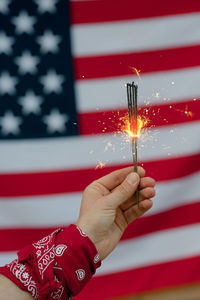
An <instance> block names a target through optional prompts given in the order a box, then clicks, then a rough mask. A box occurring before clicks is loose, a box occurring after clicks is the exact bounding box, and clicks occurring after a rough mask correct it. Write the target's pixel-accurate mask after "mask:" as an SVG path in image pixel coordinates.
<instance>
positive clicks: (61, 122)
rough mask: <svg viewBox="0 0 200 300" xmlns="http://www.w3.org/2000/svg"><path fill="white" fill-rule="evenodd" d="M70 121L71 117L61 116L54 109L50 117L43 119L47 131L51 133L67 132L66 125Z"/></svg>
mask: <svg viewBox="0 0 200 300" xmlns="http://www.w3.org/2000/svg"><path fill="white" fill-rule="evenodd" d="M68 120H69V117H68V116H67V115H65V114H61V113H60V112H59V111H58V110H57V109H52V111H51V113H50V115H48V116H44V117H43V122H44V123H45V124H46V125H47V131H48V132H49V133H54V132H60V133H63V132H65V130H66V125H65V123H66V122H68Z"/></svg>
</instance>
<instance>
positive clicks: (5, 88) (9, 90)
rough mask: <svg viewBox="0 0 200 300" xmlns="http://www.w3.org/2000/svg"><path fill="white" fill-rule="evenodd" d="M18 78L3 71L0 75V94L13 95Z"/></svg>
mask: <svg viewBox="0 0 200 300" xmlns="http://www.w3.org/2000/svg"><path fill="white" fill-rule="evenodd" d="M17 82H18V80H17V79H16V77H11V76H10V74H9V73H8V72H7V71H3V72H2V73H1V75H0V95H3V94H9V95H14V94H15V92H16V87H15V85H16V84H17Z"/></svg>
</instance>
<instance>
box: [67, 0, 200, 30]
mask: <svg viewBox="0 0 200 300" xmlns="http://www.w3.org/2000/svg"><path fill="white" fill-rule="evenodd" d="M70 8H71V22H72V24H87V23H96V22H98V23H100V22H112V21H119V20H129V19H140V18H149V17H158V16H166V15H173V14H176V15H179V14H183V13H190V12H195V11H199V10H200V3H199V1H198V0H191V1H190V3H189V5H188V3H187V2H186V1H182V2H181V4H180V2H179V1H177V2H176V1H174V2H171V1H169V2H168V3H167V5H163V2H162V1H159V0H153V1H151V2H149V1H138V2H134V6H133V1H132V0H118V1H115V3H114V4H113V2H112V1H107V0H98V1H91V0H89V1H71V2H70ZM97 12H98V13H97Z"/></svg>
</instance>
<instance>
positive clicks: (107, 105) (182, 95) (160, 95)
mask: <svg viewBox="0 0 200 300" xmlns="http://www.w3.org/2000/svg"><path fill="white" fill-rule="evenodd" d="M199 77H200V68H199V67H195V68H187V69H181V70H178V71H177V70H175V71H168V72H157V73H151V74H143V75H142V77H141V78H142V80H139V79H138V77H137V76H135V75H134V74H133V76H131V75H129V76H121V77H117V78H106V79H96V80H85V81H84V80H80V81H77V82H76V94H77V107H78V110H79V112H81V113H84V112H93V111H94V112H95V110H96V111H98V110H100V111H103V110H109V109H111V110H115V109H119V108H127V99H126V88H125V84H126V83H127V82H130V81H135V82H137V83H138V86H139V89H138V94H139V105H145V104H146V103H147V102H149V103H150V105H155V104H167V103H170V102H174V101H176V102H180V101H183V99H186V100H188V99H193V98H199V95H200V88H199Z"/></svg>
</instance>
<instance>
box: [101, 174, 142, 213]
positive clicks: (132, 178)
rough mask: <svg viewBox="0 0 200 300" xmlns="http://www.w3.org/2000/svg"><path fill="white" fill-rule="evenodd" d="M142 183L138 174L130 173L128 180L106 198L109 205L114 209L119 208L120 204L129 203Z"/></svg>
mask: <svg viewBox="0 0 200 300" xmlns="http://www.w3.org/2000/svg"><path fill="white" fill-rule="evenodd" d="M139 182H140V177H139V176H138V174H137V173H133V172H132V173H130V174H129V175H128V176H127V177H126V179H125V180H124V181H123V182H122V183H121V184H120V185H119V186H118V187H116V188H115V189H114V190H113V192H112V193H110V194H109V195H108V196H106V201H107V204H108V205H111V206H112V207H113V208H117V207H118V206H119V205H120V204H122V203H123V202H125V201H127V200H128V199H129V198H131V196H133V194H134V193H135V191H136V190H137V187H138V185H139Z"/></svg>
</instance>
